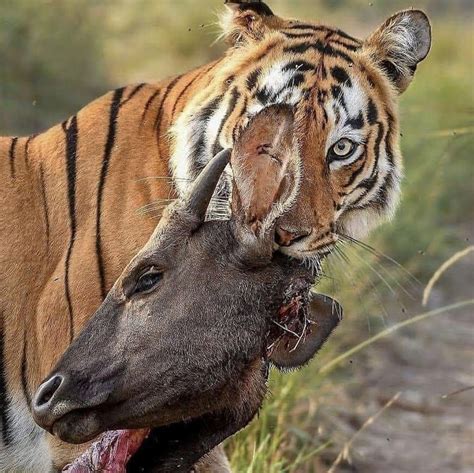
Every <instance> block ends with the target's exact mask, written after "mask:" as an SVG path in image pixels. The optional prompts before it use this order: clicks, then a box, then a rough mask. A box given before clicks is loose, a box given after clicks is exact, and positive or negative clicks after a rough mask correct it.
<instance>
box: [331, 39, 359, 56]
mask: <svg viewBox="0 0 474 473" xmlns="http://www.w3.org/2000/svg"><path fill="white" fill-rule="evenodd" d="M329 42H330V43H331V44H336V45H337V46H341V47H342V48H345V49H348V50H349V51H352V52H353V53H354V52H356V51H358V50H359V49H360V46H353V45H352V44H346V43H343V42H342V41H338V40H337V39H332V38H331V39H330V40H329Z"/></svg>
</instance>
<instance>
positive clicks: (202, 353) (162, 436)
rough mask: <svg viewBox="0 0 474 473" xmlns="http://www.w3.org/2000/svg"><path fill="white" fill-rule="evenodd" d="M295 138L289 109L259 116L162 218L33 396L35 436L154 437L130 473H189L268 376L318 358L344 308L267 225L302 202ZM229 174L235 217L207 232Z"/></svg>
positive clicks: (253, 401)
mask: <svg viewBox="0 0 474 473" xmlns="http://www.w3.org/2000/svg"><path fill="white" fill-rule="evenodd" d="M293 128H294V117H293V111H292V108H291V107H288V106H273V107H269V108H267V109H265V110H264V111H263V112H261V113H260V114H259V115H257V116H256V117H255V118H254V119H253V120H252V122H251V123H250V124H249V126H248V128H247V129H246V130H245V131H244V132H243V133H242V135H241V137H240V139H239V142H238V143H237V145H236V147H235V149H234V150H233V152H231V151H229V150H227V151H223V152H221V153H220V154H218V155H217V156H216V157H215V158H214V159H213V160H212V161H211V162H210V163H209V164H208V165H207V166H206V168H205V169H204V170H203V171H202V173H201V174H200V176H199V177H198V179H197V180H196V181H195V183H194V185H193V187H192V189H191V191H190V192H189V194H188V195H187V196H186V197H185V198H183V199H181V200H178V201H176V202H175V203H173V204H172V205H171V206H170V207H169V208H168V209H167V211H166V213H165V215H164V216H163V218H162V220H161V221H160V223H159V225H158V226H157V228H156V230H155V232H154V233H153V235H152V236H151V238H150V240H149V241H148V243H147V244H146V246H145V247H144V248H143V249H142V250H141V251H140V252H139V254H138V255H137V256H136V257H135V258H134V259H133V260H132V261H131V263H130V264H129V265H128V267H127V268H126V269H125V270H124V272H123V274H122V275H121V277H120V278H119V279H118V280H117V282H116V283H115V285H114V286H113V288H112V290H111V291H110V293H109V294H108V295H107V297H106V299H105V300H104V302H103V303H102V305H101V307H100V308H99V309H98V311H97V312H96V314H95V315H94V316H93V317H92V319H91V320H90V321H89V323H88V325H87V326H86V328H85V329H84V331H83V332H82V333H81V334H80V335H79V336H78V338H77V339H76V340H75V341H74V342H73V343H72V345H71V346H70V348H69V349H68V350H67V351H66V353H65V354H64V355H63V357H62V358H61V360H60V361H59V362H58V364H57V365H56V367H55V369H54V370H53V372H52V374H51V375H50V376H49V377H48V378H47V380H46V381H45V382H44V383H43V384H42V385H41V386H40V388H39V389H38V392H37V393H36V396H35V399H34V402H33V414H34V416H35V419H36V421H37V422H38V423H39V424H40V425H41V426H42V427H44V428H45V429H47V430H49V431H50V432H51V433H53V434H54V435H57V436H59V437H60V438H61V439H62V440H64V441H66V442H72V443H82V442H86V441H88V440H91V439H93V438H94V437H96V436H97V435H99V434H100V433H102V432H104V431H109V430H115V429H139V428H144V427H153V428H154V430H153V431H152V434H151V435H150V437H149V438H148V439H147V440H146V441H145V442H144V444H143V445H142V447H141V449H140V450H139V451H138V453H137V454H136V455H135V457H134V458H132V461H131V464H130V465H132V466H130V467H129V471H134V470H133V468H134V467H133V465H135V467H136V468H137V470H138V468H145V470H141V471H155V470H153V469H151V470H147V468H157V470H159V471H160V472H162V471H189V469H190V468H191V466H192V465H193V464H194V463H195V462H196V461H197V460H198V459H199V458H200V457H201V456H202V455H204V454H205V453H207V452H208V451H209V450H210V449H212V448H213V447H214V446H215V445H217V444H219V443H220V442H221V441H222V440H223V439H225V438H226V437H227V436H229V435H231V434H233V433H235V432H236V431H237V430H239V429H241V428H242V427H244V426H245V425H246V424H247V423H248V422H249V421H250V420H251V419H252V417H253V416H254V415H255V413H256V412H257V411H258V409H259V407H260V405H261V403H262V401H263V398H264V396H265V393H266V379H267V371H268V365H269V364H270V363H273V364H275V365H276V366H278V367H282V368H288V367H298V366H301V365H303V364H304V363H306V362H307V361H308V360H309V359H310V358H311V357H312V356H313V355H314V354H315V353H316V351H317V350H318V349H319V347H320V346H321V345H322V343H323V342H324V341H325V339H326V338H327V337H328V335H329V334H330V333H331V331H332V330H333V328H334V327H335V326H336V325H337V323H338V321H339V319H340V307H339V306H338V304H337V303H334V301H332V300H331V299H329V298H326V297H324V296H319V295H316V294H312V293H310V286H311V285H312V283H313V281H314V275H313V274H311V272H309V270H307V269H305V268H304V267H303V266H301V265H300V264H299V263H297V262H294V261H291V260H290V259H288V258H287V257H285V256H283V255H280V254H274V252H273V239H274V238H273V237H274V228H275V222H276V221H277V219H278V218H280V217H281V216H282V215H283V214H285V213H286V212H288V211H289V210H290V209H291V205H292V203H293V201H294V200H295V198H296V195H297V193H298V186H299V182H298V172H297V170H298V167H299V162H298V144H297V143H296V142H295V139H294V129H293ZM229 161H230V162H231V166H232V169H233V173H234V192H233V198H232V210H233V216H232V218H231V220H229V221H219V222H217V221H214V222H212V221H211V222H205V215H206V210H207V207H208V205H209V202H210V200H211V197H212V195H213V193H214V190H215V188H216V185H217V183H218V181H219V178H220V176H221V173H222V172H223V170H224V168H225V167H226V165H227V164H228V163H229ZM290 170H291V171H292V172H289V171H290ZM150 452H151V453H150Z"/></svg>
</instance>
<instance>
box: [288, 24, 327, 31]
mask: <svg viewBox="0 0 474 473" xmlns="http://www.w3.org/2000/svg"><path fill="white" fill-rule="evenodd" d="M288 29H290V30H311V31H325V32H329V31H331V32H332V31H333V30H331V29H330V28H328V27H327V26H316V25H309V24H307V23H298V24H296V25H292V26H289V27H288Z"/></svg>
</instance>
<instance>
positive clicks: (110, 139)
mask: <svg viewBox="0 0 474 473" xmlns="http://www.w3.org/2000/svg"><path fill="white" fill-rule="evenodd" d="M123 91H124V89H123V88H121V89H117V90H116V91H115V92H114V94H113V97H112V102H111V104H110V113H109V130H108V133H107V141H106V142H105V148H104V156H103V158H102V169H101V171H100V179H99V186H98V188H97V214H96V240H95V250H96V255H97V265H98V268H99V277H100V290H101V295H102V298H104V299H105V296H106V294H107V291H106V287H105V267H104V258H103V255H102V239H101V233H100V232H101V217H102V201H103V197H104V187H105V180H106V179H107V172H108V170H109V163H110V157H111V155H112V150H113V147H114V144H115V136H116V133H117V118H118V114H119V110H120V101H121V100H122V95H123ZM156 93H159V91H157V92H156ZM150 99H151V97H150ZM150 99H149V101H150V103H151V102H152V100H150Z"/></svg>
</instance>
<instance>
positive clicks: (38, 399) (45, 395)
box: [31, 373, 109, 437]
mask: <svg viewBox="0 0 474 473" xmlns="http://www.w3.org/2000/svg"><path fill="white" fill-rule="evenodd" d="M74 384H75V383H73V382H69V381H68V378H67V376H65V375H63V374H60V373H58V374H55V375H53V376H51V377H50V378H49V379H47V380H46V381H44V382H43V383H42V384H41V386H40V387H39V388H38V390H37V391H36V394H35V396H34V398H33V401H32V406H31V407H32V414H33V418H34V420H35V422H36V423H37V424H38V425H39V426H40V427H42V428H43V429H45V430H47V431H48V432H50V433H51V434H53V435H58V433H59V432H61V431H62V430H64V428H63V427H64V426H62V424H68V423H69V422H68V421H69V420H72V419H73V418H76V417H78V416H79V417H84V416H88V417H89V419H88V422H89V424H91V421H92V420H93V419H92V417H91V416H89V415H88V414H89V413H91V411H92V410H93V409H94V408H95V407H97V406H99V405H101V404H103V403H104V402H105V401H106V400H107V399H108V397H109V392H108V391H104V392H101V393H100V394H96V395H95V396H93V395H91V396H84V399H86V400H84V401H83V400H81V399H78V398H77V397H78V396H77V395H78V391H80V388H79V386H76V385H74ZM87 427H88V428H90V429H93V428H95V427H96V426H95V425H94V426H92V425H88V426H87ZM60 437H63V435H60Z"/></svg>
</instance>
